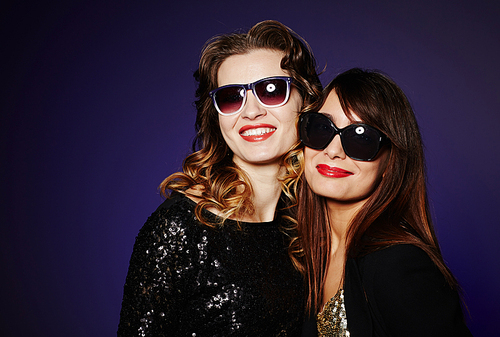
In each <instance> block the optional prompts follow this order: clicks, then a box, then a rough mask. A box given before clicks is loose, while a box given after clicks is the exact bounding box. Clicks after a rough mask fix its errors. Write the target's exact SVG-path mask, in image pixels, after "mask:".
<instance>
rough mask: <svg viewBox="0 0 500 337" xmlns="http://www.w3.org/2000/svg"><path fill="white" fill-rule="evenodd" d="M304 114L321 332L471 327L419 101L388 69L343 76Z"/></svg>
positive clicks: (304, 205)
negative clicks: (453, 267)
mask: <svg viewBox="0 0 500 337" xmlns="http://www.w3.org/2000/svg"><path fill="white" fill-rule="evenodd" d="M324 97H326V98H325V101H324V103H323V106H322V107H321V109H320V110H319V111H320V112H319V113H317V112H309V113H306V114H303V115H302V116H301V118H300V122H299V132H300V138H301V140H302V142H303V144H304V145H305V148H304V150H303V151H304V153H303V155H304V157H303V167H302V169H303V174H302V175H301V176H300V181H299V183H298V184H299V186H298V194H297V200H298V208H297V220H298V224H299V240H297V241H296V242H295V243H294V244H296V245H298V246H299V247H300V248H301V249H302V255H298V256H297V263H298V264H300V265H301V266H302V267H303V270H304V273H305V275H306V279H307V286H308V302H307V308H308V310H309V312H310V313H311V314H312V315H315V314H317V327H318V332H319V335H320V336H349V335H351V336H356V337H361V336H405V337H408V336H470V332H469V330H468V329H467V326H466V325H465V322H464V317H463V313H462V308H461V301H460V298H459V295H458V285H457V281H456V280H455V278H454V276H453V275H452V273H451V271H450V270H449V269H448V267H447V266H446V265H445V263H444V261H443V257H442V255H441V252H440V249H439V245H438V241H437V238H436V235H435V232H434V228H433V225H432V222H431V216H430V214H429V204H428V200H427V193H426V178H425V166H424V153H423V146H422V140H421V136H420V132H419V129H418V125H417V122H416V120H415V116H414V113H413V110H412V108H411V106H410V104H409V102H408V100H407V98H406V96H405V94H404V93H403V91H402V90H401V89H400V88H399V87H398V86H397V85H396V84H395V83H394V82H393V81H392V80H391V79H390V78H388V77H387V76H385V75H383V74H381V73H379V72H375V71H364V70H361V69H351V70H349V71H346V72H344V73H342V74H340V75H338V76H337V77H336V78H335V79H334V80H333V81H332V82H331V83H330V84H329V85H328V86H327V87H326V88H325V91H324Z"/></svg>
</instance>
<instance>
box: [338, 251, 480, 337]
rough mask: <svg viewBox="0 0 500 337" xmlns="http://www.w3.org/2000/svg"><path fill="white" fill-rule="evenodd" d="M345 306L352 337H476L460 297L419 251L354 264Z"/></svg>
mask: <svg viewBox="0 0 500 337" xmlns="http://www.w3.org/2000/svg"><path fill="white" fill-rule="evenodd" d="M344 301H345V307H346V314H347V326H348V329H349V332H350V334H351V336H352V337H365V336H366V337H372V336H405V337H411V336H419V337H420V336H440V337H443V336H472V335H471V333H470V331H469V329H468V328H467V326H466V324H465V322H464V319H463V314H462V308H461V304H460V298H459V296H458V293H457V291H455V290H452V289H451V288H450V287H449V285H448V283H447V282H446V280H445V278H444V276H443V274H442V273H441V272H440V271H439V269H438V268H437V267H436V265H435V264H434V263H433V262H432V260H431V259H430V258H429V256H428V255H427V254H426V253H425V252H424V251H423V250H421V249H420V248H418V247H416V246H412V245H396V246H392V247H389V248H385V249H382V250H380V251H377V252H374V253H371V254H368V255H366V256H363V257H361V258H358V259H348V260H347V264H346V270H345V281H344Z"/></svg>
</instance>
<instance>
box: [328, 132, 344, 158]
mask: <svg viewBox="0 0 500 337" xmlns="http://www.w3.org/2000/svg"><path fill="white" fill-rule="evenodd" d="M323 152H324V153H325V155H327V156H328V157H329V158H330V159H334V158H340V159H345V157H346V154H345V152H344V148H343V147H342V142H341V140H340V135H335V137H333V139H332V141H331V142H330V144H328V146H327V147H325V148H324V150H323Z"/></svg>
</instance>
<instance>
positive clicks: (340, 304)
mask: <svg viewBox="0 0 500 337" xmlns="http://www.w3.org/2000/svg"><path fill="white" fill-rule="evenodd" d="M316 322H317V326H318V336H319V337H349V336H350V334H349V331H348V330H347V316H346V312H345V305H344V290H343V289H340V290H339V291H338V292H337V293H336V294H335V296H333V297H332V298H331V299H330V300H329V301H328V302H326V304H325V306H324V308H323V311H321V312H320V313H319V314H318V316H317V321H316Z"/></svg>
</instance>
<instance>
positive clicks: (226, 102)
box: [215, 86, 245, 114]
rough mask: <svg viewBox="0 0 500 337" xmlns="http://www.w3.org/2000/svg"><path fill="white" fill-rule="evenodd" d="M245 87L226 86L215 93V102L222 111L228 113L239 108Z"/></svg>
mask: <svg viewBox="0 0 500 337" xmlns="http://www.w3.org/2000/svg"><path fill="white" fill-rule="evenodd" d="M244 97H245V89H244V88H243V87H239V86H235V87H227V88H222V89H220V90H218V91H217V92H216V93H215V102H216V103H217V106H218V107H219V110H220V111H221V112H222V113H225V114H230V113H233V112H235V111H238V109H239V108H241V104H242V102H243V98H244Z"/></svg>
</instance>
